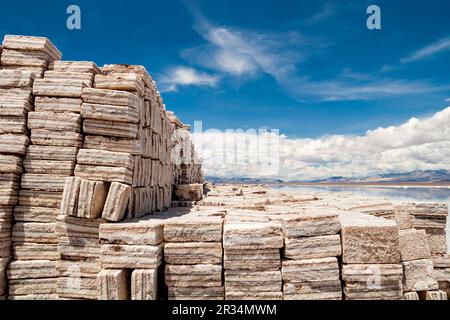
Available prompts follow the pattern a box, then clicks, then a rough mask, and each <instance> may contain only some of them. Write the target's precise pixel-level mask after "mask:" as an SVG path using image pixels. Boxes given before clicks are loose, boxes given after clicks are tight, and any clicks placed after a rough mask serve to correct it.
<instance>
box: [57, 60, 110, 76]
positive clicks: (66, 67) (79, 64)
mask: <svg viewBox="0 0 450 320" xmlns="http://www.w3.org/2000/svg"><path fill="white" fill-rule="evenodd" d="M48 69H49V70H54V71H61V72H78V73H91V74H97V73H101V72H102V71H101V70H100V68H99V67H97V65H96V64H95V62H92V61H62V60H57V61H52V62H50V64H49V66H48Z"/></svg>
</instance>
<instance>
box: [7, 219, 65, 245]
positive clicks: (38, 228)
mask: <svg viewBox="0 0 450 320" xmlns="http://www.w3.org/2000/svg"><path fill="white" fill-rule="evenodd" d="M55 228H56V223H35V222H24V223H22V222H20V223H16V224H15V225H14V227H13V230H12V241H13V242H15V243H23V242H34V243H46V244H50V243H58V237H57V236H56V233H55Z"/></svg>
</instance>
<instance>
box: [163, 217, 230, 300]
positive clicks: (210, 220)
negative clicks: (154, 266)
mask: <svg viewBox="0 0 450 320" xmlns="http://www.w3.org/2000/svg"><path fill="white" fill-rule="evenodd" d="M222 230H223V219H222V218H221V217H214V216H213V217H207V216H196V217H194V216H186V217H180V218H172V219H170V220H169V221H167V222H166V223H165V225H164V242H165V245H164V260H165V283H166V285H167V287H168V298H169V300H223V299H224V287H223V279H222V273H223V270H222V265H223V259H222V257H223V249H222V234H223V232H222Z"/></svg>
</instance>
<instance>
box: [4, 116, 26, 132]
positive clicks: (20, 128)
mask: <svg viewBox="0 0 450 320" xmlns="http://www.w3.org/2000/svg"><path fill="white" fill-rule="evenodd" d="M0 134H24V135H26V134H27V125H26V120H25V118H24V117H8V118H0Z"/></svg>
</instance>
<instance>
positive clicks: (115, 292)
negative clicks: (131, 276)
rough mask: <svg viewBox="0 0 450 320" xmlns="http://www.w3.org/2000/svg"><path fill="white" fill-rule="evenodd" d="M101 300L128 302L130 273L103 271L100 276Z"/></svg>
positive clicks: (125, 271)
mask: <svg viewBox="0 0 450 320" xmlns="http://www.w3.org/2000/svg"><path fill="white" fill-rule="evenodd" d="M97 286H98V299H99V300H128V299H129V297H130V293H129V292H128V271H127V270H123V269H122V270H102V271H101V272H100V273H99V274H98V283H97Z"/></svg>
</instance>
